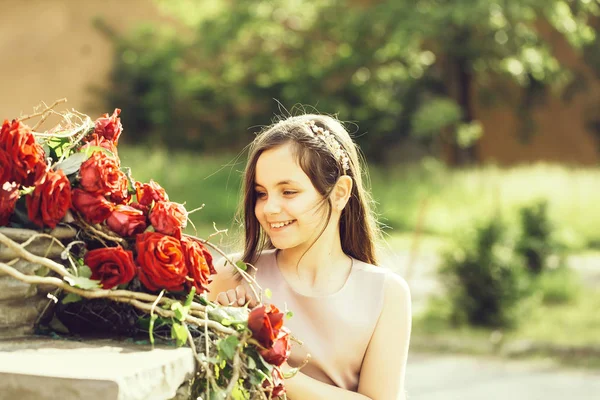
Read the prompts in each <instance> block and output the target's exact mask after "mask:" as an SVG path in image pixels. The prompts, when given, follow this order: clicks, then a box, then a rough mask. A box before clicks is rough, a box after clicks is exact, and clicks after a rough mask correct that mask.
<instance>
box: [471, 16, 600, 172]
mask: <svg viewBox="0 0 600 400" xmlns="http://www.w3.org/2000/svg"><path fill="white" fill-rule="evenodd" d="M538 29H539V31H540V33H541V34H542V35H543V36H544V37H545V38H546V39H547V40H549V41H550V43H551V45H552V49H553V54H554V55H555V57H557V58H558V59H559V60H560V61H561V62H562V63H563V64H565V65H568V66H569V67H571V68H574V69H577V70H578V71H580V72H581V73H583V76H584V77H585V79H586V81H587V86H586V87H585V88H584V89H583V90H581V91H579V92H577V94H576V95H575V96H574V97H573V98H572V99H571V100H570V101H563V100H561V99H560V98H558V96H553V97H548V98H547V100H546V102H545V104H544V105H542V106H539V107H536V108H535V109H534V112H533V117H534V120H535V123H536V127H537V134H534V135H533V136H531V140H530V142H529V143H526V144H524V143H522V142H521V141H520V140H519V137H518V134H517V131H518V123H519V121H518V119H517V116H516V115H515V113H514V112H513V110H514V106H511V107H508V106H504V107H497V108H487V107H483V106H482V105H481V104H479V103H478V102H477V101H476V102H475V103H476V111H475V114H476V115H475V118H476V119H479V120H480V121H481V122H482V123H483V126H484V131H485V134H484V136H483V138H482V139H481V140H480V142H479V144H478V146H479V155H480V157H481V160H482V161H497V162H498V163H500V164H504V165H511V164H517V163H523V162H528V161H537V160H544V161H557V162H564V163H569V164H581V165H595V164H597V163H598V162H599V161H600V151H599V149H600V143H599V142H598V141H597V139H595V137H594V135H593V134H592V133H591V132H590V131H588V130H587V127H586V123H588V122H589V121H590V120H592V119H596V120H600V81H599V80H598V78H597V77H596V76H595V75H594V73H593V71H592V70H591V69H590V68H589V67H588V66H586V65H585V63H584V62H583V60H582V58H581V56H580V55H578V54H577V53H576V52H575V51H573V49H572V48H571V47H570V46H569V44H568V43H567V42H566V41H565V40H564V39H563V38H562V36H561V35H559V34H558V33H557V32H554V31H553V30H552V29H550V28H549V26H548V25H547V24H539V26H538ZM514 92H515V94H516V95H518V92H517V91H514ZM475 98H476V96H475ZM515 104H517V96H515Z"/></svg>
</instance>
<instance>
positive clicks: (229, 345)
mask: <svg viewBox="0 0 600 400" xmlns="http://www.w3.org/2000/svg"><path fill="white" fill-rule="evenodd" d="M239 343H240V341H239V339H238V338H237V337H236V336H234V335H230V336H227V337H226V338H225V339H221V340H219V344H218V347H219V352H220V353H221V354H222V356H223V357H224V358H225V359H227V360H233V356H234V355H235V351H236V349H237V347H238V345H239Z"/></svg>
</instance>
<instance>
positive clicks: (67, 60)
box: [0, 0, 157, 120]
mask: <svg viewBox="0 0 600 400" xmlns="http://www.w3.org/2000/svg"><path fill="white" fill-rule="evenodd" d="M0 6H1V9H2V20H1V21H0V60H1V61H0V90H1V93H2V94H1V95H0V119H2V120H3V119H11V118H14V117H17V116H19V115H21V113H22V114H30V113H31V112H32V111H33V106H35V105H37V104H39V103H40V102H41V101H45V102H46V103H48V104H50V103H52V102H53V101H54V100H56V99H59V98H63V97H66V98H67V99H68V103H67V104H66V105H64V106H62V108H59V109H63V110H64V109H65V108H66V107H67V106H68V107H69V108H76V109H77V110H79V111H81V112H84V113H89V114H90V116H94V115H96V114H98V113H100V112H104V111H108V110H101V109H99V107H98V105H96V106H94V105H93V104H92V102H93V101H94V100H95V99H94V98H93V96H91V95H90V94H89V93H88V90H89V87H90V86H91V85H102V83H103V82H104V81H105V80H106V79H107V75H108V73H109V71H110V66H111V58H112V56H113V51H112V46H111V44H110V42H109V41H108V40H107V39H106V38H105V37H104V36H103V35H102V34H101V33H100V32H99V31H98V30H97V29H95V28H94V27H93V26H92V23H91V22H92V19H93V18H94V17H96V16H100V17H103V18H105V20H106V21H107V23H108V24H109V25H110V26H111V27H114V28H115V29H116V30H118V31H123V30H125V29H128V28H130V27H131V26H132V25H133V24H135V23H136V22H137V21H140V20H146V19H152V18H154V19H156V16H157V11H156V9H155V8H154V5H153V3H152V2H151V1H150V0H120V1H119V0H0Z"/></svg>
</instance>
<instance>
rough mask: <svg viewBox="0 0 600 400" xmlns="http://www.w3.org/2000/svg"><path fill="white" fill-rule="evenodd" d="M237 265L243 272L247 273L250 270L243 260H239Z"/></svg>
mask: <svg viewBox="0 0 600 400" xmlns="http://www.w3.org/2000/svg"><path fill="white" fill-rule="evenodd" d="M235 265H236V266H237V267H238V268H239V269H241V270H242V271H246V270H247V269H248V266H247V265H246V263H245V262H243V261H242V260H239V261H238V262H236V263H235Z"/></svg>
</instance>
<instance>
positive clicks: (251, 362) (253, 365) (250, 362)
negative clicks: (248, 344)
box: [248, 357, 256, 370]
mask: <svg viewBox="0 0 600 400" xmlns="http://www.w3.org/2000/svg"><path fill="white" fill-rule="evenodd" d="M248 369H249V370H253V369H256V361H254V358H252V357H248Z"/></svg>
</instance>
